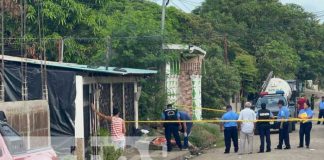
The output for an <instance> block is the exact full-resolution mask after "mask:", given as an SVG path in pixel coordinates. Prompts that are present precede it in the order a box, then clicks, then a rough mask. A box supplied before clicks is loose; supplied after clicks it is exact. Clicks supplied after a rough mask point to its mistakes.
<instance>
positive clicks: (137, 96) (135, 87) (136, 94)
mask: <svg viewBox="0 0 324 160" xmlns="http://www.w3.org/2000/svg"><path fill="white" fill-rule="evenodd" d="M139 94H140V93H139V91H138V90H137V82H134V97H135V98H134V119H135V128H136V129H137V128H138V100H139Z"/></svg>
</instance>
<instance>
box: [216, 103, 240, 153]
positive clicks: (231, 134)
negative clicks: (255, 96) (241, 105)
mask: <svg viewBox="0 0 324 160" xmlns="http://www.w3.org/2000/svg"><path fill="white" fill-rule="evenodd" d="M226 111H227V112H226V113H225V114H224V115H223V116H222V120H238V118H239V116H238V114H237V113H235V112H233V111H232V106H230V105H227V106H226ZM220 129H221V131H224V140H225V152H224V153H225V154H227V153H229V152H230V149H231V140H232V141H233V144H234V152H235V153H236V152H237V151H238V149H239V148H238V135H237V122H224V123H221V125H220Z"/></svg>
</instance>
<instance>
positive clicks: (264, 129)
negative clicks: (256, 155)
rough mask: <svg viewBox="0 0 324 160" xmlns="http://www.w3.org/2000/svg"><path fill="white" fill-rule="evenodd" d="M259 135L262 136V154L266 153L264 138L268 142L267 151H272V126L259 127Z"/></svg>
mask: <svg viewBox="0 0 324 160" xmlns="http://www.w3.org/2000/svg"><path fill="white" fill-rule="evenodd" d="M258 129H259V134H260V141H261V145H260V152H263V151H264V137H265V138H266V142H267V151H268V150H271V140H270V126H258Z"/></svg>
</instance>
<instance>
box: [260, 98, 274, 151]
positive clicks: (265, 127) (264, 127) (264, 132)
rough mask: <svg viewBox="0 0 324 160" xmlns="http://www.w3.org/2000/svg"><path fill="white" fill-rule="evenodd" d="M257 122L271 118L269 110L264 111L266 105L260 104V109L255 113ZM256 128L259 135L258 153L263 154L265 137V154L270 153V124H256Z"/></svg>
mask: <svg viewBox="0 0 324 160" xmlns="http://www.w3.org/2000/svg"><path fill="white" fill-rule="evenodd" d="M257 118H258V120H269V119H272V118H273V114H272V113H271V111H270V110H268V109H266V104H265V103H262V104H261V109H260V110H259V111H258V113H257ZM257 128H258V130H259V134H260V141H261V145H260V151H259V152H258V153H263V152H264V137H266V142H267V150H266V152H271V141H270V122H258V123H257Z"/></svg>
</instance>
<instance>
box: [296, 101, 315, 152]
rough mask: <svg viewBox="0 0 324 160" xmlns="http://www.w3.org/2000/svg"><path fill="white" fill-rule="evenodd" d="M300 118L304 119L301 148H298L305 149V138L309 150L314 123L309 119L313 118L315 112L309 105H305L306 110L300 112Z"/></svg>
mask: <svg viewBox="0 0 324 160" xmlns="http://www.w3.org/2000/svg"><path fill="white" fill-rule="evenodd" d="M298 118H300V119H302V121H301V123H300V129H299V146H298V148H303V147H304V136H305V142H306V148H309V143H310V132H311V130H312V121H311V120H309V119H312V118H313V111H312V109H311V108H309V106H308V105H307V104H305V105H304V109H302V110H300V112H299V114H298Z"/></svg>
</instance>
